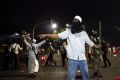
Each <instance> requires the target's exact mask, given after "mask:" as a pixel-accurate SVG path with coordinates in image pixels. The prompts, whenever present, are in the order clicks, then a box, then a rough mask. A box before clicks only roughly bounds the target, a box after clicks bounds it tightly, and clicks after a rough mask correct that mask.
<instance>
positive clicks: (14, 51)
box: [9, 39, 23, 70]
mask: <svg viewBox="0 0 120 80" xmlns="http://www.w3.org/2000/svg"><path fill="white" fill-rule="evenodd" d="M22 49H23V48H22V47H20V44H19V42H18V40H17V39H15V40H14V41H13V44H11V46H10V48H9V51H10V54H11V65H12V67H11V68H12V70H13V69H18V68H19V55H20V54H19V53H20V52H19V51H20V50H22Z"/></svg>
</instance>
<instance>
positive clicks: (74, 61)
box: [38, 16, 99, 80]
mask: <svg viewBox="0 0 120 80" xmlns="http://www.w3.org/2000/svg"><path fill="white" fill-rule="evenodd" d="M38 37H40V38H45V37H47V38H60V39H67V43H68V44H67V46H66V50H67V57H68V80H75V76H76V72H77V69H78V66H79V69H80V72H81V75H82V79H83V80H89V74H88V66H87V61H86V56H85V43H87V44H88V45H89V46H91V47H92V46H94V47H97V48H99V46H97V45H95V44H94V43H93V42H92V41H91V40H90V39H89V37H88V34H87V33H86V31H85V27H84V25H82V18H81V17H80V16H75V17H74V19H73V26H72V27H71V29H68V30H66V31H63V32H61V33H59V34H41V35H38Z"/></svg>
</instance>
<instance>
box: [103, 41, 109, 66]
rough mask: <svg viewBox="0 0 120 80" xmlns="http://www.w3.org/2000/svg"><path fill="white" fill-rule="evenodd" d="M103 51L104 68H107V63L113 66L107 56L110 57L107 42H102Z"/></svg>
mask: <svg viewBox="0 0 120 80" xmlns="http://www.w3.org/2000/svg"><path fill="white" fill-rule="evenodd" d="M101 50H102V51H103V54H102V57H103V61H104V66H103V67H107V63H108V65H109V66H111V62H110V60H109V59H108V57H107V55H108V46H107V43H106V42H105V41H102V48H101Z"/></svg>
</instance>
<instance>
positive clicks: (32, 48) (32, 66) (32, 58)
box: [23, 35, 46, 77]
mask: <svg viewBox="0 0 120 80" xmlns="http://www.w3.org/2000/svg"><path fill="white" fill-rule="evenodd" d="M23 39H24V43H25V44H26V46H27V48H28V73H29V77H36V74H35V73H36V72H38V70H39V63H38V60H37V57H36V55H37V53H38V50H39V47H40V46H41V45H43V44H44V43H45V42H46V40H43V41H41V42H39V43H36V39H33V40H32V39H31V38H30V37H29V36H27V35H23Z"/></svg>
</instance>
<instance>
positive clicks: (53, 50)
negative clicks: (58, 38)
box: [45, 43, 56, 66]
mask: <svg viewBox="0 0 120 80" xmlns="http://www.w3.org/2000/svg"><path fill="white" fill-rule="evenodd" d="M49 44H50V47H49V48H50V51H49V53H48V58H47V61H46V64H45V65H46V66H47V65H48V63H54V65H55V66H56V62H55V60H54V58H53V57H54V53H55V49H54V48H53V46H52V43H49Z"/></svg>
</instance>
